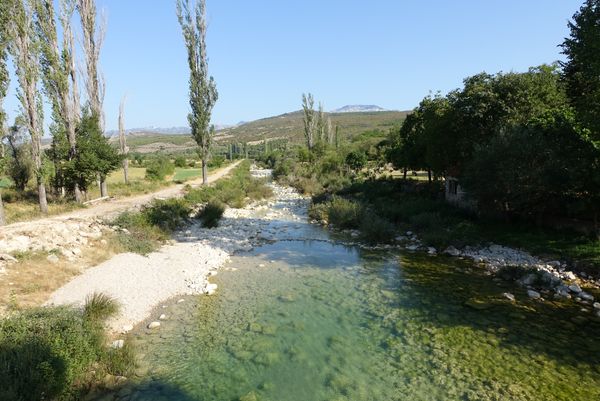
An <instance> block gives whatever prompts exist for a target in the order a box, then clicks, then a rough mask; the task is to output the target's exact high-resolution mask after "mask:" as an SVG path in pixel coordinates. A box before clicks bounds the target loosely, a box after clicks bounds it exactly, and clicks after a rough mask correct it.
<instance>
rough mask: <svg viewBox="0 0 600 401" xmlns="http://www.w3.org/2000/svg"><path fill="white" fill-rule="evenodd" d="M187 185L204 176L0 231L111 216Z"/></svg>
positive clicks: (227, 169)
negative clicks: (151, 191) (148, 192)
mask: <svg viewBox="0 0 600 401" xmlns="http://www.w3.org/2000/svg"><path fill="white" fill-rule="evenodd" d="M239 163H240V161H237V162H235V163H232V164H231V165H229V166H227V167H223V168H221V169H219V170H217V171H215V172H213V173H212V174H209V177H208V182H209V183H213V182H215V181H217V180H218V179H220V178H222V177H224V176H225V175H227V174H229V172H230V171H231V170H233V169H234V168H235V167H237V165H238V164H239ZM185 185H191V186H192V187H198V186H201V185H202V178H199V179H196V180H193V181H189V182H187V183H185V184H177V185H174V186H170V187H168V188H165V189H161V190H159V191H156V192H153V193H150V194H144V195H137V196H131V197H127V198H122V199H114V200H109V201H106V202H101V203H98V204H95V205H93V206H89V207H86V208H85V209H79V210H75V211H72V212H68V213H64V214H59V215H55V216H50V217H45V218H41V219H37V220H30V221H23V222H18V223H14V224H10V225H7V226H4V227H2V228H0V233H1V234H3V235H10V233H11V232H21V231H34V230H36V229H43V227H44V226H46V225H47V224H53V223H56V222H62V221H65V220H73V219H93V218H107V217H108V218H110V217H113V216H116V215H117V214H119V213H121V212H123V211H125V210H128V209H134V208H138V207H140V206H142V205H145V204H147V203H150V202H152V200H154V199H166V198H174V197H179V196H182V195H183V188H184V187H185Z"/></svg>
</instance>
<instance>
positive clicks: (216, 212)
mask: <svg viewBox="0 0 600 401" xmlns="http://www.w3.org/2000/svg"><path fill="white" fill-rule="evenodd" d="M223 213H225V205H224V204H223V203H221V202H219V201H217V200H211V201H209V202H208V203H207V204H206V205H205V206H204V207H203V208H202V210H200V213H198V218H199V219H201V220H202V226H203V227H206V228H215V227H217V226H218V225H219V220H221V217H223Z"/></svg>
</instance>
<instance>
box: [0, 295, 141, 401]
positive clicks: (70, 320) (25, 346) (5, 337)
mask: <svg viewBox="0 0 600 401" xmlns="http://www.w3.org/2000/svg"><path fill="white" fill-rule="evenodd" d="M96 299H99V298H98V297H96ZM105 300H106V299H105V298H103V305H104V306H106V303H105V302H104V301H105ZM94 304H95V305H98V304H97V303H96V302H94ZM90 307H91V306H90ZM93 308H95V306H94V307H93ZM102 311H103V313H102V314H103V315H104V316H106V312H108V310H107V309H106V308H104V307H103V308H102ZM97 317H98V318H99V317H100V315H97ZM97 323H98V322H96V323H93V322H91V321H90V320H89V319H87V318H86V317H85V315H84V314H83V313H81V311H79V310H76V309H74V308H67V307H58V308H36V309H30V310H27V311H24V312H21V313H19V314H16V315H13V316H11V317H9V318H7V319H3V320H2V321H0V399H2V400H3V401H13V400H14V401H17V400H55V399H56V400H72V399H73V400H74V399H81V398H82V396H83V394H82V393H83V392H84V391H85V390H86V389H87V388H88V386H89V385H90V384H91V382H92V381H93V380H94V379H95V378H101V377H103V376H104V375H105V374H106V373H111V374H120V373H121V372H129V371H131V368H132V367H133V364H134V361H133V353H132V352H131V349H130V348H129V349H127V350H126V351H125V352H123V351H121V350H114V351H109V350H107V349H106V347H105V345H104V344H105V339H104V332H103V328H102V325H101V324H97ZM117 361H118V363H116V362H117ZM92 365H94V368H93V371H92ZM93 372H95V376H94V375H93V374H92V373H93Z"/></svg>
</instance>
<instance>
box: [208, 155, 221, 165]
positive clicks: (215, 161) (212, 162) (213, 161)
mask: <svg viewBox="0 0 600 401" xmlns="http://www.w3.org/2000/svg"><path fill="white" fill-rule="evenodd" d="M224 163H225V157H224V156H221V155H219V156H213V157H211V158H210V160H209V162H208V167H212V168H219V167H221V166H223V164H224Z"/></svg>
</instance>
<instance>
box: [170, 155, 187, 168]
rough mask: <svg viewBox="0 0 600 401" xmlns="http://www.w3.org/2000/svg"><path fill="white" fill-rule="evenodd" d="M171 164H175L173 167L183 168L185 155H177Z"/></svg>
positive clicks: (185, 162) (185, 164) (185, 161)
mask: <svg viewBox="0 0 600 401" xmlns="http://www.w3.org/2000/svg"><path fill="white" fill-rule="evenodd" d="M173 164H175V167H179V168H185V167H186V166H187V160H185V157H183V156H177V157H176V158H175V161H174V162H173Z"/></svg>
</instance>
